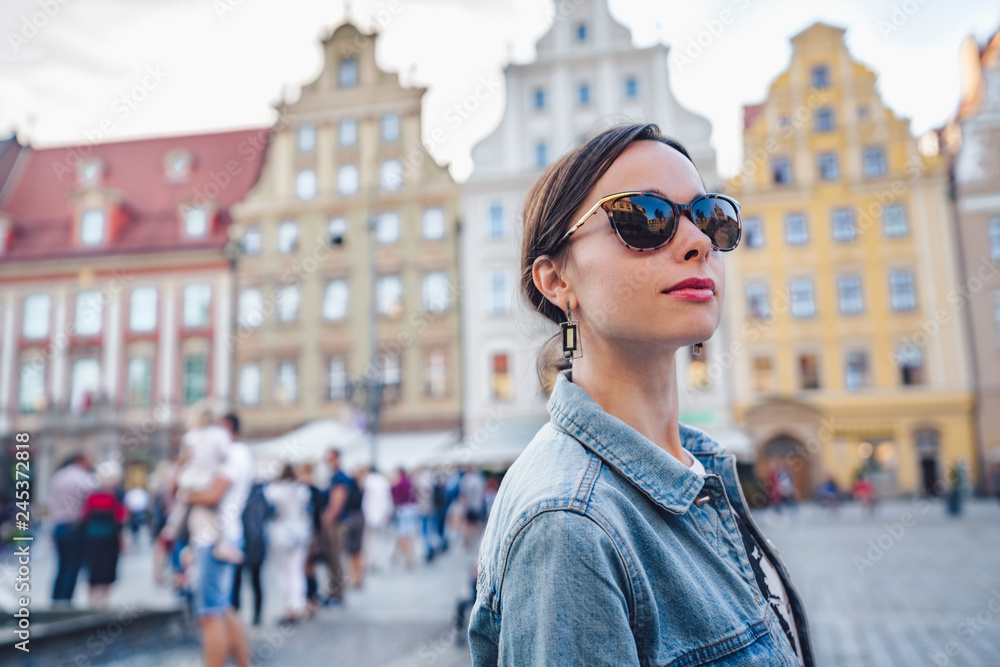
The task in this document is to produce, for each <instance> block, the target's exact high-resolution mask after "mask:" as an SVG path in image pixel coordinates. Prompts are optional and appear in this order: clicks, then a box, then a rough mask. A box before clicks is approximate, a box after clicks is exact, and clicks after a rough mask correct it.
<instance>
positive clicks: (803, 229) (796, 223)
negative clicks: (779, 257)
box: [785, 213, 809, 245]
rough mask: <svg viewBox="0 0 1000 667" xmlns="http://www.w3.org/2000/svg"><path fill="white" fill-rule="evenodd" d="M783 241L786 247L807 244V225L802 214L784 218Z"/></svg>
mask: <svg viewBox="0 0 1000 667" xmlns="http://www.w3.org/2000/svg"><path fill="white" fill-rule="evenodd" d="M785 241H786V242H787V243H788V245H802V244H804V243H808V242H809V225H808V223H807V222H806V216H805V215H803V214H802V213H793V214H791V215H786V216H785Z"/></svg>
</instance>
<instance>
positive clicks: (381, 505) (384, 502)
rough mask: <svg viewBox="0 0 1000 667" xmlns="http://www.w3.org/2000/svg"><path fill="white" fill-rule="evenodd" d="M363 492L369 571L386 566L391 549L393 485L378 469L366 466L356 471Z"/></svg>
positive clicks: (362, 504)
mask: <svg viewBox="0 0 1000 667" xmlns="http://www.w3.org/2000/svg"><path fill="white" fill-rule="evenodd" d="M358 482H359V483H360V484H361V490H362V491H363V495H362V496H361V513H362V514H364V516H365V537H364V544H365V545H366V549H365V551H366V556H367V558H366V561H367V567H368V568H370V569H372V570H378V569H383V568H387V567H388V565H389V555H390V551H391V549H392V536H391V535H390V534H389V524H390V522H391V521H392V514H393V510H394V507H393V504H392V485H390V484H389V480H387V479H386V478H385V475H383V474H382V473H380V472H378V471H377V470H371V469H365V471H363V472H361V473H359V474H358Z"/></svg>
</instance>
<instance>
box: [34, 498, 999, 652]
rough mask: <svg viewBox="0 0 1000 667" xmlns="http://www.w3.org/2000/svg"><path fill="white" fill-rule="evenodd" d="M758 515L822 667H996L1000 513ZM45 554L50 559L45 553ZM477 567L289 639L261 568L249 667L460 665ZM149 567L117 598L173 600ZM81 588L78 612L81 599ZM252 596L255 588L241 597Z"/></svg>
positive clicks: (939, 508)
mask: <svg viewBox="0 0 1000 667" xmlns="http://www.w3.org/2000/svg"><path fill="white" fill-rule="evenodd" d="M756 516H757V519H758V522H759V523H760V525H761V527H762V529H763V530H764V532H765V533H766V534H767V535H768V536H769V537H770V538H771V539H772V540H773V541H774V543H775V544H776V545H777V547H778V549H779V550H780V556H781V558H782V559H783V560H784V561H785V563H786V564H787V566H788V568H789V570H790V571H791V574H792V578H793V581H794V582H795V585H796V587H797V588H798V590H799V592H800V594H801V595H802V597H803V599H804V601H805V604H806V609H807V612H808V615H809V622H810V627H811V631H812V635H813V638H814V645H815V648H816V651H817V653H818V658H819V663H818V664H819V666H820V667H949V666H958V667H973V666H982V667H1000V505H998V504H997V503H995V502H975V503H968V504H967V505H966V507H965V511H964V513H963V515H962V516H961V517H960V518H957V519H953V518H949V517H947V516H946V514H945V511H944V506H943V504H942V503H940V502H925V501H920V500H917V501H892V502H886V503H883V504H881V505H880V506H879V507H878V509H877V511H876V513H875V515H873V516H869V515H868V514H867V513H865V512H863V511H862V509H861V508H860V507H857V506H855V505H847V506H845V507H844V508H842V509H841V510H840V512H839V514H837V515H832V514H831V513H829V512H828V511H827V510H825V509H823V508H821V507H818V506H814V505H804V506H801V507H800V508H798V509H797V510H796V511H795V512H793V513H789V514H785V515H777V514H776V513H774V512H773V511H766V512H761V513H758V514H757V515H756ZM38 546H39V547H40V549H39V553H38V555H39V556H42V555H43V553H44V552H45V545H44V543H42V544H39V545H38ZM48 561H49V559H48V558H45V557H40V558H39V559H38V560H36V561H35V566H36V569H35V571H34V573H33V574H34V576H36V577H37V578H36V579H35V581H39V580H41V581H42V582H43V584H44V586H45V587H46V588H45V590H47V586H49V585H50V582H51V569H52V567H51V564H50V563H49V562H48ZM473 562H474V554H473V553H472V552H467V551H465V550H464V549H462V548H461V547H460V546H458V547H453V548H452V550H451V551H450V552H449V553H447V554H445V555H444V556H443V557H442V558H439V559H437V560H435V561H434V562H433V563H430V564H420V565H418V566H417V567H416V568H415V569H414V570H412V571H408V570H405V569H403V568H402V567H394V568H383V569H382V570H380V571H377V572H375V573H373V574H372V575H371V576H369V577H368V579H367V581H366V584H365V587H364V588H363V589H361V590H358V591H351V592H350V593H349V594H348V598H347V601H346V604H345V605H344V606H343V607H333V608H326V609H322V610H320V611H319V613H318V614H317V616H316V617H315V618H314V619H312V620H311V621H309V622H307V623H305V624H302V625H300V626H297V627H295V628H292V629H289V630H281V629H279V628H278V627H277V626H276V625H275V621H276V620H277V618H278V616H279V615H280V611H281V610H280V603H279V601H278V600H277V597H278V594H277V590H276V582H275V581H274V580H273V576H272V573H269V572H268V570H267V567H266V566H265V581H264V589H265V611H264V619H265V623H264V625H263V626H262V627H261V628H251V632H250V635H251V640H252V644H253V652H254V659H255V660H254V662H255V664H258V665H282V666H283V665H292V666H294V667H313V666H314V665H315V666H319V665H323V666H326V665H378V666H386V667H432V666H433V667H458V666H462V667H465V666H466V665H469V664H470V659H469V654H468V648H467V647H466V646H464V645H458V644H457V642H456V641H455V640H456V636H455V633H454V631H453V629H452V626H453V618H454V612H455V604H456V601H457V600H458V599H459V598H461V597H463V596H465V595H467V594H468V592H469V589H468V586H469V583H468V580H467V578H468V568H469V566H470V565H472V564H473ZM150 570H151V566H150V554H149V551H148V547H142V546H140V547H138V548H136V549H133V550H132V552H130V553H127V554H125V555H124V556H123V557H122V562H121V569H120V577H121V581H120V582H119V584H118V585H116V586H115V589H114V590H113V593H112V602H113V603H120V604H133V605H138V606H139V607H140V608H142V607H145V608H150V607H154V606H161V605H163V604H169V603H170V601H171V598H170V594H169V592H168V591H166V590H164V589H159V588H156V587H155V586H153V584H152V579H151V573H150ZM81 583H82V581H81ZM81 588H82V589H83V590H82V591H79V592H78V596H77V602H78V603H82V602H83V601H84V599H85V595H84V594H85V589H86V586H85V585H83V586H81ZM249 592H250V591H249V586H247V587H246V589H245V590H244V595H245V596H248V594H249ZM43 597H46V596H43ZM245 599H246V598H245ZM244 614H245V615H247V614H248V611H247V610H246V609H245V608H244ZM247 617H248V616H247ZM199 663H200V660H199V655H198V652H197V647H196V646H194V645H190V644H189V645H186V646H178V647H169V646H167V647H157V648H155V649H152V650H151V651H150V652H148V653H145V654H143V655H132V656H129V657H128V659H127V660H118V661H116V662H112V663H105V664H110V665H113V666H114V667H126V666H127V667H146V666H147V665H148V666H150V667H152V666H154V665H155V666H157V667H159V666H163V667H175V666H176V667H181V666H183V667H188V666H189V665H197V664H199ZM90 664H92V665H96V664H98V662H91V663H90Z"/></svg>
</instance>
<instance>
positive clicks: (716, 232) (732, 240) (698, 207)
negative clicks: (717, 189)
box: [692, 197, 740, 250]
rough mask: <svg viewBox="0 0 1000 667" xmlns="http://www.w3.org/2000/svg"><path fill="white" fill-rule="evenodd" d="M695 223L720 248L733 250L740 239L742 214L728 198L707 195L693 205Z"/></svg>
mask: <svg viewBox="0 0 1000 667" xmlns="http://www.w3.org/2000/svg"><path fill="white" fill-rule="evenodd" d="M692 214H693V216H694V220H692V222H694V224H695V225H697V226H698V229H700V230H701V231H702V232H704V233H705V235H706V236H707V237H708V238H710V239H711V240H712V244H713V245H715V247H716V248H719V249H720V250H732V249H733V248H735V247H736V244H737V243H739V241H740V214H739V212H738V211H737V210H736V206H734V205H733V203H732V202H731V201H729V200H728V199H722V198H721V197H706V198H705V199H700V200H698V202H696V203H695V204H694V206H693V207H692Z"/></svg>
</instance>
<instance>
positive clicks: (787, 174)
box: [771, 157, 792, 185]
mask: <svg viewBox="0 0 1000 667" xmlns="http://www.w3.org/2000/svg"><path fill="white" fill-rule="evenodd" d="M771 174H772V175H773V177H774V182H775V183H776V184H778V185H787V184H788V183H791V182H792V161H791V160H789V159H788V158H786V157H778V158H774V159H773V160H771Z"/></svg>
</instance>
